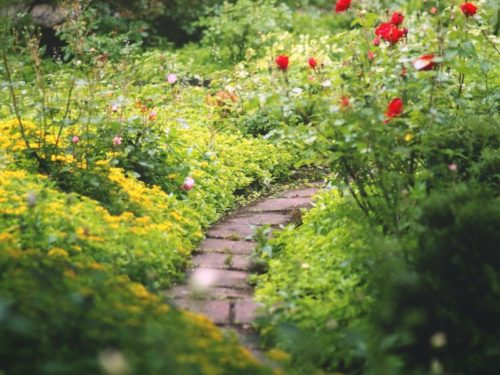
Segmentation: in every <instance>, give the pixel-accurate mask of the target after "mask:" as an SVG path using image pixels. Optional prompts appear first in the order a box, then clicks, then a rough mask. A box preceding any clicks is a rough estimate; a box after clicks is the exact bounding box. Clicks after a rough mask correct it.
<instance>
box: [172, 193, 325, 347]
mask: <svg viewBox="0 0 500 375" xmlns="http://www.w3.org/2000/svg"><path fill="white" fill-rule="evenodd" d="M317 191H318V188H305V189H300V190H290V191H286V192H281V193H277V194H275V195H274V196H271V197H268V198H263V199H261V200H258V201H256V202H254V203H253V204H251V205H249V206H247V207H243V208H241V209H240V210H238V211H236V212H235V213H233V214H232V215H230V216H228V217H227V218H225V220H224V221H222V222H220V223H218V224H216V225H214V226H213V227H212V228H211V229H210V230H209V231H208V233H207V236H206V239H205V240H204V241H203V242H202V243H201V245H200V247H199V248H198V250H197V252H196V254H195V255H194V257H193V268H192V269H191V270H189V272H188V277H187V278H186V282H185V283H184V284H183V285H179V286H176V287H174V288H172V289H171V290H170V291H168V292H167V296H168V297H170V298H171V299H173V301H174V303H175V304H176V305H177V306H178V307H180V308H182V309H186V310H190V311H193V312H197V313H201V314H204V315H206V316H207V317H208V318H209V319H211V320H212V321H213V322H214V323H215V324H217V325H219V326H221V327H227V328H233V329H235V330H236V331H237V332H238V333H239V336H240V338H241V340H242V342H243V344H244V345H246V346H247V347H249V349H251V350H257V349H258V348H257V347H256V345H257V343H256V342H255V340H254V336H253V335H252V330H251V323H252V321H253V320H254V318H255V316H256V312H257V311H258V307H259V306H258V304H257V303H255V302H254V301H253V289H252V287H251V285H250V284H249V283H248V277H249V275H250V272H251V269H252V263H251V260H250V257H251V254H252V252H253V250H254V248H255V246H256V243H255V242H254V241H252V235H253V233H254V230H255V227H259V226H262V225H269V226H271V228H272V229H279V228H280V227H281V226H283V225H286V224H289V223H291V222H293V221H296V220H297V218H299V217H300V210H301V209H303V208H308V207H309V206H310V205H311V197H312V195H313V194H314V193H316V192H317Z"/></svg>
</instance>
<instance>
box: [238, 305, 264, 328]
mask: <svg viewBox="0 0 500 375" xmlns="http://www.w3.org/2000/svg"><path fill="white" fill-rule="evenodd" d="M260 306H261V305H260V304H258V303H256V302H253V301H238V302H236V303H235V304H234V322H235V323H236V324H250V323H252V322H253V321H254V319H255V316H256V315H257V310H258V309H259V307H260Z"/></svg>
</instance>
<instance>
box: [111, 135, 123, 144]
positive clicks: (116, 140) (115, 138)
mask: <svg viewBox="0 0 500 375" xmlns="http://www.w3.org/2000/svg"><path fill="white" fill-rule="evenodd" d="M121 144H122V137H119V136H116V137H114V138H113V145H114V146H120V145H121Z"/></svg>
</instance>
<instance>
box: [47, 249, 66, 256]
mask: <svg viewBox="0 0 500 375" xmlns="http://www.w3.org/2000/svg"><path fill="white" fill-rule="evenodd" d="M48 254H49V257H63V258H67V257H68V252H67V251H66V250H64V249H61V248H59V247H54V248H53V249H50V250H49V253H48Z"/></svg>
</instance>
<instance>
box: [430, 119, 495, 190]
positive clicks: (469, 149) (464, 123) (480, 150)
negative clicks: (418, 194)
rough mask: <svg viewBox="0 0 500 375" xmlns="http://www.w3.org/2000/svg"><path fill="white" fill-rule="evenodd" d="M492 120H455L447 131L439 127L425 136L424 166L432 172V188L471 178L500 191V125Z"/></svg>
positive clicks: (450, 122)
mask: <svg viewBox="0 0 500 375" xmlns="http://www.w3.org/2000/svg"><path fill="white" fill-rule="evenodd" d="M490 120H491V118H490V117H482V116H475V117H471V118H469V117H464V118H456V119H455V121H449V125H448V126H447V127H446V128H443V127H441V126H438V127H436V128H435V129H433V131H432V132H429V133H428V134H427V135H426V140H425V141H424V142H425V144H426V147H427V149H428V152H427V153H426V155H425V158H426V160H425V166H426V169H428V170H429V171H430V173H432V177H431V181H432V184H433V185H439V184H446V183H450V182H451V181H467V180H471V179H472V180H476V181H480V182H482V183H484V184H489V185H492V187H496V188H498V186H499V184H500V170H499V166H500V163H498V161H499V158H500V154H499V152H498V150H499V149H500V123H499V122H497V121H490ZM450 166H454V167H453V168H455V167H456V171H454V170H450ZM453 168H452V169H453Z"/></svg>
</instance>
